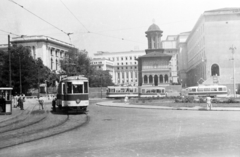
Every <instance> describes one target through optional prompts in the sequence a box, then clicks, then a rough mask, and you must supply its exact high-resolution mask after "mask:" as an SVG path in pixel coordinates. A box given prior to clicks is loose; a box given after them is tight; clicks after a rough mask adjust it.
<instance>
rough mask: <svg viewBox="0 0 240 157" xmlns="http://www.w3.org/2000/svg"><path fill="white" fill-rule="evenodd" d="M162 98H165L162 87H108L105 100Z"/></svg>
mask: <svg viewBox="0 0 240 157" xmlns="http://www.w3.org/2000/svg"><path fill="white" fill-rule="evenodd" d="M126 96H127V97H164V96H166V92H165V88H164V87H157V86H146V87H138V86H108V87H107V98H124V97H126Z"/></svg>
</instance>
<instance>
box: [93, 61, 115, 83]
mask: <svg viewBox="0 0 240 157" xmlns="http://www.w3.org/2000/svg"><path fill="white" fill-rule="evenodd" d="M91 65H93V66H94V67H95V68H96V70H103V71H109V74H110V75H111V76H112V80H115V75H114V71H115V70H114V62H113V61H111V60H109V59H105V58H94V59H92V60H91Z"/></svg>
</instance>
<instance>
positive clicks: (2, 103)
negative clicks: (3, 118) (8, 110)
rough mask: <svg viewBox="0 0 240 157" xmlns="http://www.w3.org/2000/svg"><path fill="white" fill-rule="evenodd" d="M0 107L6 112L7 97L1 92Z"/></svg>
mask: <svg viewBox="0 0 240 157" xmlns="http://www.w3.org/2000/svg"><path fill="white" fill-rule="evenodd" d="M0 107H1V109H2V112H5V107H6V100H5V98H4V97H3V96H2V94H0Z"/></svg>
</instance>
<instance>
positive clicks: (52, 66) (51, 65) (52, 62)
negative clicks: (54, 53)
mask: <svg viewBox="0 0 240 157" xmlns="http://www.w3.org/2000/svg"><path fill="white" fill-rule="evenodd" d="M51 70H53V59H51Z"/></svg>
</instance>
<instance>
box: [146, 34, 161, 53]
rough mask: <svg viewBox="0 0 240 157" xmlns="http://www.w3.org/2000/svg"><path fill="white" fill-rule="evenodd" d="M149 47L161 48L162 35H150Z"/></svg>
mask: <svg viewBox="0 0 240 157" xmlns="http://www.w3.org/2000/svg"><path fill="white" fill-rule="evenodd" d="M147 38H148V49H159V48H161V35H160V34H158V33H155V34H154V35H148V36H147Z"/></svg>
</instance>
